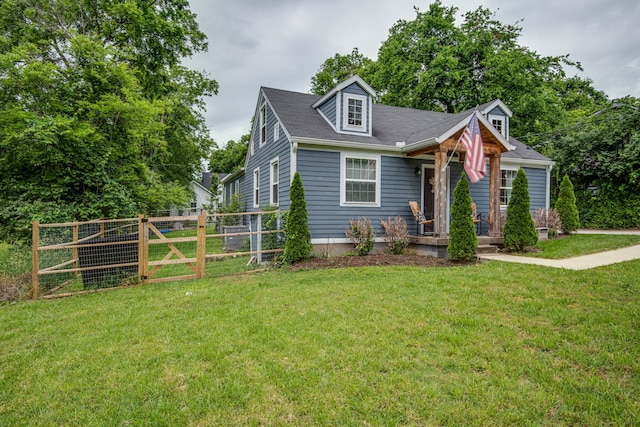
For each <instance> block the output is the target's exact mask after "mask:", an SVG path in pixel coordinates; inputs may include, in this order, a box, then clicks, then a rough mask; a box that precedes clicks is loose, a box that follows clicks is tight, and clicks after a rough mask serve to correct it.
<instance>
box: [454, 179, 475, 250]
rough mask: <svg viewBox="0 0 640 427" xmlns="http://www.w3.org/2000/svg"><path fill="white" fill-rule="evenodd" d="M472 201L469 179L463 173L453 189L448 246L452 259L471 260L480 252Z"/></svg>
mask: <svg viewBox="0 0 640 427" xmlns="http://www.w3.org/2000/svg"><path fill="white" fill-rule="evenodd" d="M471 203H472V202H471V193H470V191H469V180H468V179H467V175H466V174H465V173H463V174H462V177H461V178H460V180H459V181H458V183H457V184H456V188H455V189H454V190H453V205H452V206H451V226H450V235H449V246H448V247H447V251H448V252H449V258H450V259H453V260H458V261H469V260H472V259H473V258H475V256H476V253H477V252H478V236H477V235H476V230H475V226H474V224H473V208H472V206H471Z"/></svg>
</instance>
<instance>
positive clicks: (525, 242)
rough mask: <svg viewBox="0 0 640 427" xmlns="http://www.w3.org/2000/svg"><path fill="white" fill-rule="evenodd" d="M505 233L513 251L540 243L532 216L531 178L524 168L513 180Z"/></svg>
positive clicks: (505, 237) (509, 246)
mask: <svg viewBox="0 0 640 427" xmlns="http://www.w3.org/2000/svg"><path fill="white" fill-rule="evenodd" d="M503 233H504V245H505V246H506V247H507V248H509V249H510V250H512V251H522V250H524V249H525V248H527V247H532V246H535V244H536V243H538V233H537V232H536V225H535V223H534V222H533V217H532V216H531V201H530V198H529V180H528V179H527V174H526V173H525V171H524V169H522V168H520V169H519V170H518V173H517V174H516V178H515V179H514V180H513V187H512V189H511V199H510V200H509V205H508V206H507V220H506V221H505V223H504V230H503Z"/></svg>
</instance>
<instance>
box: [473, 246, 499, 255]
mask: <svg viewBox="0 0 640 427" xmlns="http://www.w3.org/2000/svg"><path fill="white" fill-rule="evenodd" d="M495 253H498V247H497V246H494V245H478V254H495Z"/></svg>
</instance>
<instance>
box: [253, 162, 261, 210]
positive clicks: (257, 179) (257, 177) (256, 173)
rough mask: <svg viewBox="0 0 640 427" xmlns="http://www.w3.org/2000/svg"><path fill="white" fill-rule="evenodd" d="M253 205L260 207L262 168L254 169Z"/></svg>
mask: <svg viewBox="0 0 640 427" xmlns="http://www.w3.org/2000/svg"><path fill="white" fill-rule="evenodd" d="M253 207H254V208H259V207H260V168H258V169H256V170H254V171H253Z"/></svg>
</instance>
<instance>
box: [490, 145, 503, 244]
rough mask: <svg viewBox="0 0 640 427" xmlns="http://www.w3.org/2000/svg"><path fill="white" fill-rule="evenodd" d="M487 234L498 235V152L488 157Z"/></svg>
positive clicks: (499, 234)
mask: <svg viewBox="0 0 640 427" xmlns="http://www.w3.org/2000/svg"><path fill="white" fill-rule="evenodd" d="M489 179H490V181H489V236H490V237H500V236H501V235H502V233H501V231H500V179H501V177H500V154H491V155H490V157H489Z"/></svg>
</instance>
